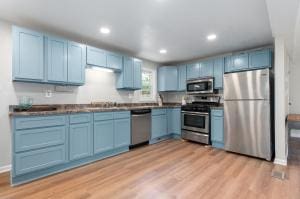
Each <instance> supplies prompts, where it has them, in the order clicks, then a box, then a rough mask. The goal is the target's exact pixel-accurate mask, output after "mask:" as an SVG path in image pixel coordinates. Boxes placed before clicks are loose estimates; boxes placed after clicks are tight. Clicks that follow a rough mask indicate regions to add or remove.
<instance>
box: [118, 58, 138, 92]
mask: <svg viewBox="0 0 300 199" xmlns="http://www.w3.org/2000/svg"><path fill="white" fill-rule="evenodd" d="M116 79H117V88H118V89H124V90H138V89H141V87H142V61H141V60H138V59H135V58H132V57H126V56H124V57H123V67H122V72H121V73H117V78H116Z"/></svg>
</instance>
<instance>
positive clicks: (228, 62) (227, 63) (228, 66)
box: [224, 56, 233, 72]
mask: <svg viewBox="0 0 300 199" xmlns="http://www.w3.org/2000/svg"><path fill="white" fill-rule="evenodd" d="M224 68H225V72H231V71H233V68H232V59H231V56H227V57H225V66H224Z"/></svg>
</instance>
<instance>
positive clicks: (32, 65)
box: [12, 26, 44, 82]
mask: <svg viewBox="0 0 300 199" xmlns="http://www.w3.org/2000/svg"><path fill="white" fill-rule="evenodd" d="M12 31H13V80H21V81H37V82H42V81H44V36H43V34H41V33H38V32H35V31H31V30H28V29H24V28H19V27H16V26H13V29H12Z"/></svg>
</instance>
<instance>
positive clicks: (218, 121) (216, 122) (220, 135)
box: [211, 109, 224, 149]
mask: <svg viewBox="0 0 300 199" xmlns="http://www.w3.org/2000/svg"><path fill="white" fill-rule="evenodd" d="M211 142H212V145H213V147H216V148H221V149H223V148H224V113H223V110H220V109H216V110H212V111H211Z"/></svg>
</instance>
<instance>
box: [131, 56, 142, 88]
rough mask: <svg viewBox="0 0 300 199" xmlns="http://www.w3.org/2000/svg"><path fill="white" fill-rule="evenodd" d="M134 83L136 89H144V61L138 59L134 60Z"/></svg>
mask: <svg viewBox="0 0 300 199" xmlns="http://www.w3.org/2000/svg"><path fill="white" fill-rule="evenodd" d="M133 81H134V82H133V87H134V88H135V89H141V88H142V61H141V60H138V59H134V60H133Z"/></svg>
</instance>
